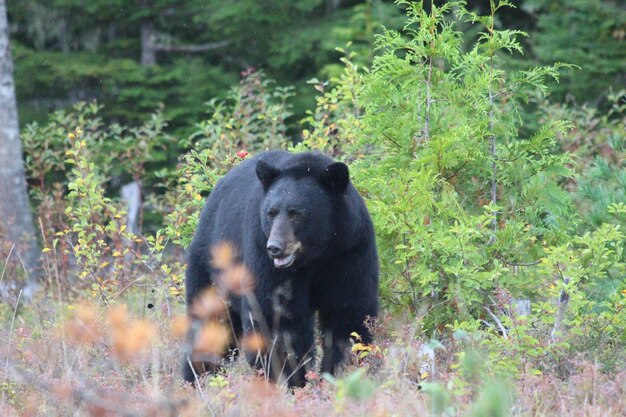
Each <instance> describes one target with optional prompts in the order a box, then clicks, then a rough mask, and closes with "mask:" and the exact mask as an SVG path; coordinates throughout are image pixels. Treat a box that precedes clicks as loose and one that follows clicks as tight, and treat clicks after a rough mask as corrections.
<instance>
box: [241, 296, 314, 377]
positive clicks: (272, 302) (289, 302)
mask: <svg viewBox="0 0 626 417" xmlns="http://www.w3.org/2000/svg"><path fill="white" fill-rule="evenodd" d="M287 287H290V285H288V286H287ZM288 290H289V291H285V288H277V289H276V290H275V291H273V296H272V297H269V298H265V299H263V301H264V302H257V298H256V297H255V298H254V299H250V298H248V299H247V300H246V301H245V302H244V304H243V311H244V315H243V316H244V317H245V318H246V321H245V323H244V329H245V330H244V331H245V336H244V340H245V339H246V337H250V336H251V335H253V334H255V333H257V334H260V335H262V336H263V342H264V343H263V349H262V350H249V349H246V343H245V342H244V346H243V348H244V350H245V351H246V352H245V353H246V359H247V360H248V363H250V364H251V365H252V366H255V367H257V368H261V369H263V371H264V372H265V375H266V377H268V379H270V380H272V381H276V382H278V383H281V384H282V383H286V384H287V385H288V386H289V387H302V386H304V383H305V374H306V371H307V370H308V369H309V368H310V366H311V362H312V360H313V358H314V356H315V340H314V328H315V316H314V312H313V311H312V310H310V309H309V307H308V303H307V302H302V298H299V297H298V295H296V294H294V292H298V289H297V288H296V289H295V290H294V291H293V292H292V290H291V288H288ZM299 295H300V296H302V295H303V294H299ZM304 300H306V298H304Z"/></svg>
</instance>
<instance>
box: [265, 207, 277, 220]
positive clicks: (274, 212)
mask: <svg viewBox="0 0 626 417" xmlns="http://www.w3.org/2000/svg"><path fill="white" fill-rule="evenodd" d="M277 214H278V210H276V209H274V208H273V209H269V211H268V212H267V215H268V216H269V218H270V219H273V218H274V217H276V215H277Z"/></svg>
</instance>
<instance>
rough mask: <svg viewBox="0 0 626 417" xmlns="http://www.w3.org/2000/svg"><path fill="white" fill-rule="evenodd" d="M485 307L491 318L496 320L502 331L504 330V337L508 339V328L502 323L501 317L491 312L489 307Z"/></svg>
mask: <svg viewBox="0 0 626 417" xmlns="http://www.w3.org/2000/svg"><path fill="white" fill-rule="evenodd" d="M483 308H484V309H485V311H486V312H487V313H488V314H489V315H490V316H491V318H492V319H493V320H494V321H495V322H496V324H497V325H498V328H499V329H500V331H501V332H502V337H504V338H505V339H508V338H509V336H508V334H507V332H506V328H505V327H504V326H503V325H502V322H501V321H500V319H499V318H498V317H497V316H496V315H495V314H493V313H492V312H491V310H490V309H489V307H483Z"/></svg>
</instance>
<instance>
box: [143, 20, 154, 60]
mask: <svg viewBox="0 0 626 417" xmlns="http://www.w3.org/2000/svg"><path fill="white" fill-rule="evenodd" d="M140 32H141V65H142V66H144V67H152V66H154V65H156V52H157V48H156V39H155V37H156V34H155V32H154V25H153V24H152V22H150V21H144V22H143V23H142V24H141V29H140Z"/></svg>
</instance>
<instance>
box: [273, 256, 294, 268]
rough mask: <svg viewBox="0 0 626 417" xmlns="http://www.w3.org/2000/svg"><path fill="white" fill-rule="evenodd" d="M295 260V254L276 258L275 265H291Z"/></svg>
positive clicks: (278, 266)
mask: <svg viewBox="0 0 626 417" xmlns="http://www.w3.org/2000/svg"><path fill="white" fill-rule="evenodd" d="M292 260H293V255H289V256H285V257H284V258H274V266H275V267H277V268H280V267H283V266H286V265H289V264H290V263H291V261H292Z"/></svg>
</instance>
